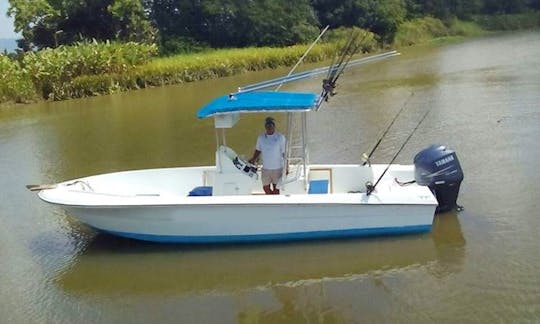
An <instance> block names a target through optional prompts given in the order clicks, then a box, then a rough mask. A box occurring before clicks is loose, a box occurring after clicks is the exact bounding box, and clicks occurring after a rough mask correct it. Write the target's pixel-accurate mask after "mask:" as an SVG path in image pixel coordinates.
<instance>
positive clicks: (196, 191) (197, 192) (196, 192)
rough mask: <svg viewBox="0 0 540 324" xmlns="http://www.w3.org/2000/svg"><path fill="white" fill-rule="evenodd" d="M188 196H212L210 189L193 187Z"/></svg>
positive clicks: (207, 187)
mask: <svg viewBox="0 0 540 324" xmlns="http://www.w3.org/2000/svg"><path fill="white" fill-rule="evenodd" d="M188 196H212V187H209V186H204V187H195V188H193V190H191V191H190V192H189V194H188Z"/></svg>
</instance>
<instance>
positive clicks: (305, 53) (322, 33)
mask: <svg viewBox="0 0 540 324" xmlns="http://www.w3.org/2000/svg"><path fill="white" fill-rule="evenodd" d="M328 28H330V25H326V27H325V28H324V29H323V30H322V31H321V33H320V34H319V36H317V38H316V39H315V40H314V41H313V43H311V45H310V46H309V47H308V49H307V50H306V51H305V52H304V54H303V55H302V57H300V59H298V62H296V64H295V65H294V66H293V67H292V69H291V70H290V71H289V73H288V74H287V76H286V77H285V80H286V79H287V78H288V77H290V76H291V75H292V74H293V72H294V70H296V68H297V67H298V66H299V65H300V63H302V61H303V60H304V58H306V56H307V55H308V53H309V52H310V51H311V49H312V48H313V46H315V44H317V42H318V41H319V40H320V39H321V37H322V36H323V35H324V33H326V31H327V30H328ZM283 83H284V82H281V83H280V84H279V85H278V86H277V87H276V90H275V91H278V90H279V89H280V88H281V86H282V85H283Z"/></svg>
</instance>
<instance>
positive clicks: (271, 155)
mask: <svg viewBox="0 0 540 324" xmlns="http://www.w3.org/2000/svg"><path fill="white" fill-rule="evenodd" d="M264 128H265V132H264V133H262V134H261V135H259V137H257V144H256V146H255V152H253V157H252V158H251V159H250V160H249V163H251V164H255V162H256V161H257V159H258V158H259V156H261V159H262V172H261V173H262V177H261V178H262V179H261V180H262V184H263V190H264V192H265V193H266V194H268V195H279V189H278V188H277V187H276V185H277V183H278V182H279V179H281V175H282V173H283V166H284V165H285V142H286V139H285V136H283V135H282V134H281V133H279V132H277V131H276V124H275V122H274V118H272V117H267V118H266V120H265V122H264Z"/></svg>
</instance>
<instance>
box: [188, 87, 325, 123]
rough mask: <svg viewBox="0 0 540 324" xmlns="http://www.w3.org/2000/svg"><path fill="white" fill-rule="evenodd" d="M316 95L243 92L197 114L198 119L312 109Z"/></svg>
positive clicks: (223, 98)
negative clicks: (230, 114)
mask: <svg viewBox="0 0 540 324" xmlns="http://www.w3.org/2000/svg"><path fill="white" fill-rule="evenodd" d="M316 104H317V95H316V94H314V93H305V92H280V91H265V92H244V93H238V94H234V95H228V96H222V97H218V98H217V99H215V100H213V101H211V102H210V103H208V104H207V105H206V106H204V107H202V108H201V109H199V111H198V112H197V117H198V118H206V117H210V116H213V115H216V114H226V113H233V112H254V113H255V112H285V111H306V110H311V109H314V108H315V106H316Z"/></svg>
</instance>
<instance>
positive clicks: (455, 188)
mask: <svg viewBox="0 0 540 324" xmlns="http://www.w3.org/2000/svg"><path fill="white" fill-rule="evenodd" d="M414 178H415V180H416V183H417V184H419V185H422V186H428V187H429V189H430V190H431V192H433V194H434V195H435V197H436V198H437V201H438V202H439V206H438V207H437V211H436V212H446V211H449V210H452V209H454V208H455V207H456V206H457V204H456V200H457V197H458V193H459V186H460V185H461V181H463V170H461V165H460V164H459V161H458V158H457V156H456V153H455V152H454V151H453V150H451V149H449V148H447V147H446V146H443V145H431V146H430V147H428V148H426V149H424V150H422V151H420V153H418V154H416V156H415V157H414Z"/></svg>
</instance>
